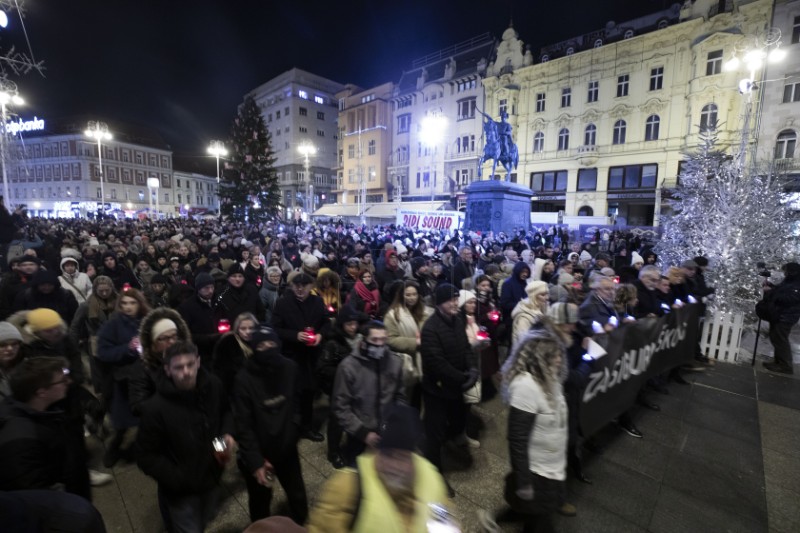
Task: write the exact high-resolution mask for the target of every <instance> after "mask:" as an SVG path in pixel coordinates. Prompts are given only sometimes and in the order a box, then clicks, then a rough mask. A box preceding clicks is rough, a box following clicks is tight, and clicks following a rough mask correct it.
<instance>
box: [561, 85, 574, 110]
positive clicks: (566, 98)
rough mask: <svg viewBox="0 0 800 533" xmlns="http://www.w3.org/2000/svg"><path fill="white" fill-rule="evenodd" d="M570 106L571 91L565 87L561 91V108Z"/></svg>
mask: <svg viewBox="0 0 800 533" xmlns="http://www.w3.org/2000/svg"><path fill="white" fill-rule="evenodd" d="M571 105H572V89H571V88H570V87H565V88H564V89H561V107H569V106H571Z"/></svg>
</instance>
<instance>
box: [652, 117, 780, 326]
mask: <svg viewBox="0 0 800 533" xmlns="http://www.w3.org/2000/svg"><path fill="white" fill-rule="evenodd" d="M687 157H688V159H687V161H686V163H685V165H684V167H683V170H682V172H681V174H680V176H679V181H678V186H677V188H676V189H675V190H674V191H673V193H672V196H673V198H674V201H673V203H672V207H673V211H674V212H673V214H672V215H667V216H664V217H663V218H662V220H663V236H662V239H661V241H660V242H659V244H658V245H657V246H656V248H655V251H656V253H657V254H659V256H660V257H661V261H662V264H664V265H678V264H680V263H681V262H682V261H684V260H686V259H691V258H693V257H696V256H698V255H703V256H705V257H707V258H708V260H709V270H708V271H707V272H706V280H707V282H708V283H709V285H711V286H714V287H716V295H715V298H714V301H713V303H712V304H711V305H712V306H713V307H716V308H718V309H721V310H724V311H740V312H752V310H753V306H754V305H755V303H756V302H757V301H758V300H759V299H760V298H761V281H762V279H763V278H760V277H759V276H758V273H759V269H758V268H757V263H759V262H764V263H767V264H768V265H780V264H782V263H784V262H787V261H788V260H790V259H791V258H790V257H789V255H790V247H789V236H790V233H791V226H792V223H793V220H794V218H795V217H794V216H793V211H792V209H791V207H790V205H789V202H788V196H787V194H786V178H785V176H784V175H783V174H782V173H780V172H778V169H777V168H776V165H775V164H774V162H771V163H770V164H766V165H749V166H747V167H743V166H742V160H741V159H740V158H738V157H731V156H730V155H728V154H726V153H725V152H723V151H721V150H719V149H718V148H717V138H716V135H715V134H714V133H713V131H708V132H704V133H703V134H701V143H700V146H699V149H698V150H697V151H696V152H695V153H693V154H689V155H688V156H687Z"/></svg>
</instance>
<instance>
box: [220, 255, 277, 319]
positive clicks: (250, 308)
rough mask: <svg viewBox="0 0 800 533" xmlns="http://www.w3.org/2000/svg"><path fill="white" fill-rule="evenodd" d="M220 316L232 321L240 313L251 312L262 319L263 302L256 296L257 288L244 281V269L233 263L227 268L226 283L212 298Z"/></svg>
mask: <svg viewBox="0 0 800 533" xmlns="http://www.w3.org/2000/svg"><path fill="white" fill-rule="evenodd" d="M214 302H215V306H216V308H217V309H218V310H219V312H220V314H221V315H220V318H225V319H227V320H228V322H230V323H231V324H232V323H233V321H234V320H236V317H237V316H239V315H240V314H242V313H253V314H254V315H255V316H256V318H258V319H259V320H263V319H264V314H265V312H264V304H263V303H262V301H261V298H260V297H259V296H258V289H256V288H255V287H254V286H253V285H251V284H248V283H247V282H246V277H245V273H244V269H242V267H241V266H240V265H239V264H238V263H233V264H232V265H231V266H230V268H229V269H228V285H227V286H226V287H225V289H224V290H223V291H222V293H221V294H220V295H219V296H217V298H215V300H214Z"/></svg>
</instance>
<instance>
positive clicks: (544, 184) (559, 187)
mask: <svg viewBox="0 0 800 533" xmlns="http://www.w3.org/2000/svg"><path fill="white" fill-rule="evenodd" d="M531 189H533V190H534V191H540V192H553V191H566V190H567V171H566V170H555V171H552V172H532V173H531Z"/></svg>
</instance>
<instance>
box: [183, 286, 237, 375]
mask: <svg viewBox="0 0 800 533" xmlns="http://www.w3.org/2000/svg"><path fill="white" fill-rule="evenodd" d="M213 303H214V299H213V298H212V299H211V301H210V302H204V301H203V300H202V299H201V298H200V296H199V295H198V294H197V293H195V294H194V295H193V296H191V297H189V298H187V299H186V300H184V301H183V303H181V305H180V306H178V313H180V315H181V317H182V318H183V320H184V321H185V322H186V325H187V326H188V327H189V331H190V332H191V334H192V340H193V342H194V343H195V345H196V346H197V350H198V352H200V356H201V357H202V358H203V364H208V363H210V362H211V356H212V354H213V353H214V346H215V345H216V344H217V341H218V340H219V338H220V333H219V329H218V325H219V320H220V319H221V318H223V317H224V315H223V313H222V311H221V310H220V309H219V308H218V307H216V308H215V306H214V305H213ZM232 323H233V321H231V324H232Z"/></svg>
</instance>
